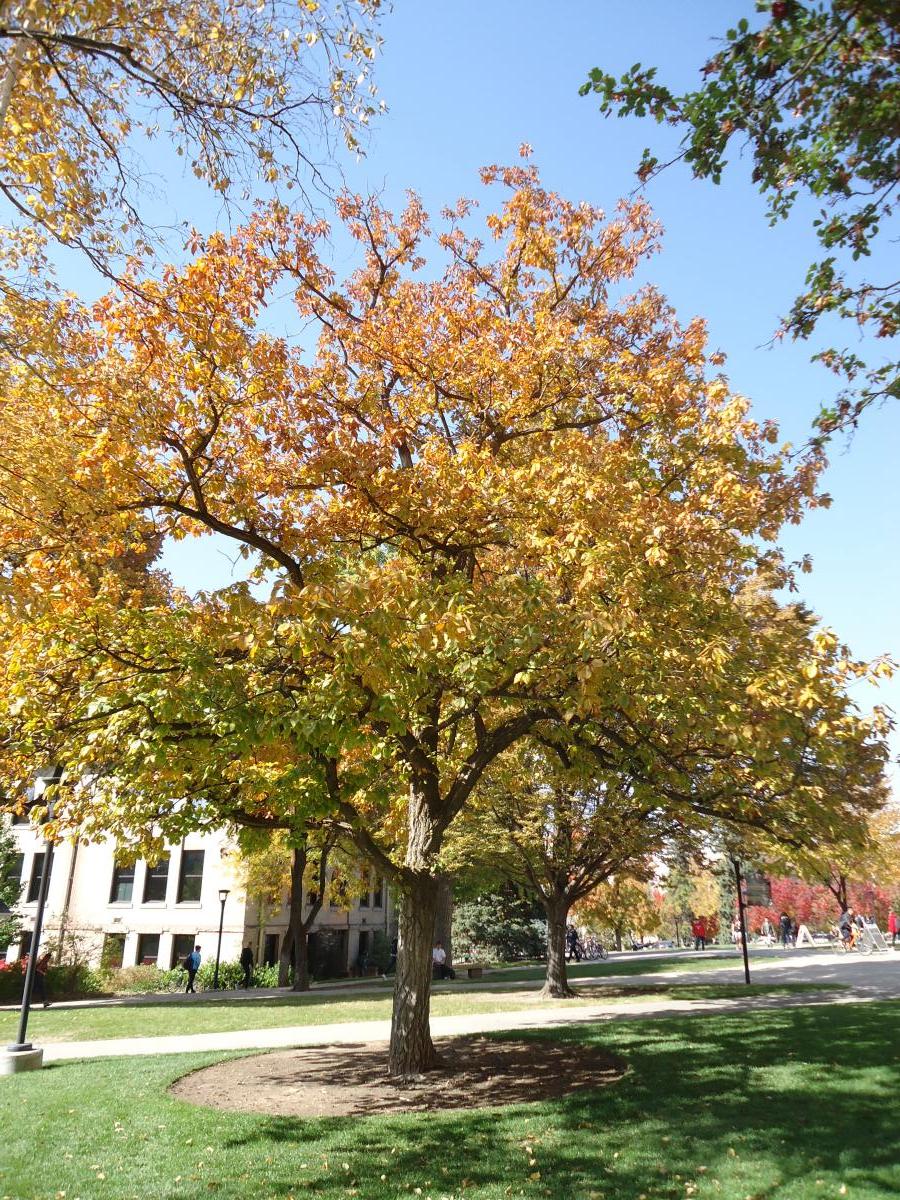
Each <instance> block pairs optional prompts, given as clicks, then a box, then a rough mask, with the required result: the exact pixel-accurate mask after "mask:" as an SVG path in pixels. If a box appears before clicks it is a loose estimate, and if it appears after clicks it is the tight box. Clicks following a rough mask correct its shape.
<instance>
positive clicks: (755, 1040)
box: [231, 1003, 900, 1200]
mask: <svg viewBox="0 0 900 1200" xmlns="http://www.w3.org/2000/svg"><path fill="white" fill-rule="evenodd" d="M898 1017H900V1006H897V1005H895V1004H893V1005H892V1004H889V1003H885V1004H863V1005H852V1006H836V1007H832V1008H828V1009H816V1008H807V1009H791V1010H779V1011H771V1012H765V1013H753V1014H741V1015H739V1016H735V1015H728V1016H719V1015H715V1016H705V1017H694V1018H690V1019H681V1020H677V1019H669V1020H666V1021H642V1022H639V1023H632V1024H616V1025H612V1024H608V1025H604V1026H602V1027H596V1026H594V1027H593V1028H586V1027H582V1026H578V1027H570V1028H566V1029H555V1030H552V1031H550V1030H548V1031H542V1032H541V1033H535V1034H532V1035H529V1036H534V1037H542V1038H543V1037H545V1038H548V1039H552V1040H557V1041H576V1042H578V1041H588V1042H591V1043H594V1044H600V1045H602V1046H603V1047H604V1048H605V1049H608V1050H611V1051H612V1052H614V1053H619V1054H622V1055H624V1057H625V1058H626V1059H627V1061H628V1062H629V1065H630V1072H629V1075H628V1076H627V1077H626V1078H625V1079H624V1080H622V1081H621V1082H620V1083H619V1084H618V1085H616V1086H615V1087H613V1088H608V1089H606V1090H601V1091H597V1092H581V1093H576V1094H573V1095H570V1096H568V1097H565V1098H563V1099H559V1100H555V1101H549V1102H545V1103H541V1104H539V1105H520V1106H518V1107H514V1108H513V1107H510V1108H506V1109H493V1110H489V1109H481V1110H475V1111H471V1112H467V1113H454V1114H447V1115H440V1116H438V1115H435V1114H427V1115H413V1116H406V1117H390V1118H384V1117H378V1118H371V1119H368V1120H359V1119H356V1120H353V1121H348V1120H334V1119H332V1120H324V1121H315V1122H311V1121H307V1122H299V1121H296V1120H286V1119H282V1118H267V1119H264V1120H258V1121H255V1122H254V1123H253V1126H252V1129H246V1130H244V1131H243V1133H241V1134H237V1133H236V1132H235V1134H234V1135H233V1140H232V1142H231V1144H232V1145H235V1146H237V1145H245V1144H253V1143H263V1144H264V1143H269V1144H276V1145H282V1146H287V1147H296V1149H297V1152H298V1155H300V1157H302V1159H303V1160H304V1161H305V1162H306V1163H307V1169H306V1170H298V1171H295V1170H293V1169H290V1168H286V1167H285V1166H284V1165H282V1166H280V1167H277V1168H276V1169H275V1172H274V1174H273V1176H272V1178H271V1179H270V1180H269V1185H270V1187H271V1189H272V1193H273V1195H288V1194H291V1193H293V1194H294V1195H300V1194H308V1193H310V1192H317V1191H321V1190H322V1189H323V1188H325V1189H327V1188H329V1187H330V1186H331V1185H332V1184H333V1183H334V1182H335V1176H334V1171H335V1170H337V1171H339V1172H342V1174H343V1176H344V1178H343V1179H342V1180H341V1182H342V1183H343V1185H344V1186H345V1187H350V1188H353V1189H355V1192H354V1194H355V1195H356V1196H358V1197H360V1198H361V1200H367V1198H368V1197H372V1198H373V1200H374V1198H375V1197H378V1198H379V1200H383V1198H384V1196H385V1183H386V1182H387V1181H389V1182H390V1185H391V1194H399V1193H400V1192H406V1190H407V1187H408V1188H409V1189H410V1190H411V1191H412V1193H413V1194H415V1188H416V1187H421V1188H422V1193H421V1195H422V1196H423V1197H427V1196H428V1195H434V1196H435V1197H438V1196H441V1195H444V1196H447V1195H456V1194H458V1191H459V1190H461V1189H464V1190H467V1189H469V1188H473V1189H480V1188H484V1189H485V1190H486V1191H487V1192H489V1193H490V1194H497V1195H501V1194H504V1193H506V1188H510V1189H511V1192H509V1193H506V1194H509V1195H513V1196H516V1195H518V1194H519V1193H520V1192H521V1193H522V1194H524V1195H526V1196H534V1197H541V1196H546V1195H550V1196H553V1197H565V1198H567V1200H569V1198H571V1200H580V1198H581V1197H584V1198H585V1200H587V1198H589V1197H590V1195H591V1193H592V1192H593V1193H594V1194H595V1196H596V1195H602V1196H604V1197H608V1198H612V1197H615V1198H616V1200H640V1197H641V1196H644V1197H646V1198H647V1200H654V1198H655V1197H670V1196H671V1197H681V1198H684V1197H688V1198H691V1197H706V1196H710V1197H712V1196H716V1197H717V1198H718V1200H731V1198H732V1197H734V1198H740V1200H744V1198H745V1197H746V1196H748V1195H751V1196H753V1197H754V1198H755V1200H762V1198H767V1197H779V1196H782V1195H785V1196H787V1195H790V1196H791V1197H792V1198H794V1197H799V1196H806V1195H809V1196H811V1197H812V1196H825V1195H827V1196H833V1195H836V1194H843V1193H841V1192H840V1187H841V1186H842V1185H845V1186H846V1188H847V1189H848V1190H847V1194H848V1195H849V1196H851V1197H853V1198H859V1197H888V1196H896V1195H897V1194H898V1192H900V1166H898V1164H900V1123H898V1119H897V1108H898V1106H897V1100H898V1095H900V1022H898ZM516 1036H517V1037H521V1036H522V1035H521V1033H517V1034H516ZM295 1157H296V1156H294V1155H288V1156H286V1158H284V1156H283V1159H282V1161H286V1162H291V1161H293V1159H294V1158H295ZM325 1162H327V1164H328V1165H327V1167H325V1166H323V1165H322V1163H325ZM344 1162H346V1163H347V1168H346V1169H344V1167H343V1163H344ZM382 1176H384V1177H385V1178H382ZM817 1181H821V1182H817Z"/></svg>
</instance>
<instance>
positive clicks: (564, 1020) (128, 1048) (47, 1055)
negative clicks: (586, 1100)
mask: <svg viewBox="0 0 900 1200" xmlns="http://www.w3.org/2000/svg"><path fill="white" fill-rule="evenodd" d="M877 998H878V997H877V996H876V995H858V994H854V993H852V992H846V991H837V990H832V991H829V990H827V989H823V991H822V992H818V993H793V994H790V993H789V994H785V995H772V996H760V995H756V996H748V997H747V998H746V999H742V998H740V997H735V998H734V999H723V1000H709V1001H704V1000H701V1001H697V1000H636V1001H634V1002H633V1003H631V1002H630V1003H625V1004H616V1005H612V1004H578V1005H577V1006H575V1007H573V1008H572V1009H569V1010H566V1009H560V1008H530V1009H522V1010H520V1011H518V1012H494V1013H476V1014H472V1015H471V1016H467V1017H432V1019H431V1033H432V1036H433V1037H435V1038H442V1037H456V1036H460V1035H464V1034H476V1033H491V1032H495V1031H497V1030H502V1029H503V1030H505V1029H544V1028H547V1027H550V1026H560V1025H576V1024H584V1023H585V1022H592V1021H623V1020H633V1019H635V1018H643V1019H646V1018H651V1017H672V1016H688V1015H697V1014H701V1013H723V1012H747V1011H750V1010H766V1011H770V1010H772V1009H775V1008H796V1007H799V1006H809V1005H816V1004H835V1003H838V1004H863V1003H866V1002H868V1001H871V1000H874V999H877ZM390 1031H391V1024H390V1021H346V1022H343V1023H341V1024H335V1025H288V1026H283V1027H281V1028H276V1029H245V1030H234V1031H231V1032H226V1033H195V1034H185V1035H176V1036H172V1037H154V1038H107V1039H98V1040H96V1041H89V1042H57V1043H48V1044H47V1045H45V1047H44V1061H45V1062H62V1061H71V1060H73V1059H82V1058H121V1057H128V1056H132V1055H139V1056H140V1055H158V1054H191V1053H198V1052H201V1051H210V1050H222V1051H235V1050H271V1049H277V1048H282V1047H290V1046H334V1045H344V1046H351V1045H360V1044H363V1043H366V1042H384V1043H385V1044H386V1043H387V1041H388V1039H389V1037H390Z"/></svg>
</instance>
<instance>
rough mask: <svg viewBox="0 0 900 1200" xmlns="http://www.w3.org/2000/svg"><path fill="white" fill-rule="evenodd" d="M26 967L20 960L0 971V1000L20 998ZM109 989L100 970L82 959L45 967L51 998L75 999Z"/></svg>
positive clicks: (96, 994)
mask: <svg viewBox="0 0 900 1200" xmlns="http://www.w3.org/2000/svg"><path fill="white" fill-rule="evenodd" d="M24 983H25V971H24V969H23V966H22V963H21V961H20V960H16V962H13V963H10V964H9V965H8V966H6V967H4V969H3V970H2V971H0V1000H4V1001H9V1002H13V1003H14V1002H16V1001H19V1000H21V999H22V987H23V985H24ZM107 990H108V987H107V981H106V979H105V977H104V975H103V973H102V972H101V971H95V970H93V969H92V968H91V967H88V966H86V965H85V964H84V963H73V964H63V965H61V966H59V965H57V966H51V967H50V968H49V970H48V971H47V992H48V993H49V995H50V998H51V999H52V1000H76V999H80V998H81V997H84V996H99V995H102V994H103V993H104V992H106V991H107Z"/></svg>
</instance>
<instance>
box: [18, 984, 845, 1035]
mask: <svg viewBox="0 0 900 1200" xmlns="http://www.w3.org/2000/svg"><path fill="white" fill-rule="evenodd" d="M821 990H822V985H820V984H804V983H791V984H754V985H753V986H752V987H750V988H747V987H746V986H745V985H744V984H742V983H741V984H669V985H666V986H653V985H645V986H637V985H634V986H625V987H615V986H604V987H603V988H602V989H600V988H595V989H593V990H591V989H586V990H585V991H584V992H583V993H582V994H581V995H580V996H579V997H578V998H577V999H576V1000H550V1001H546V1000H539V999H538V998H537V994H536V993H535V992H522V991H513V992H510V991H504V990H503V989H502V988H501V987H499V986H498V987H492V986H491V985H490V984H489V985H487V987H486V988H485V989H484V990H479V991H465V992H456V993H454V992H452V991H438V992H436V993H435V994H434V995H433V996H432V999H431V1011H432V1014H433V1015H434V1016H462V1015H465V1014H467V1013H483V1012H513V1011H517V1010H520V1009H523V1008H534V1007H535V1006H536V1005H541V1006H543V1005H550V1006H556V1007H567V1006H571V1005H572V1004H579V1003H582V1004H596V1003H604V1004H605V1003H626V1002H627V1001H629V1000H635V999H663V1000H665V999H683V1000H718V999H725V998H730V997H733V996H746V995H764V994H769V993H772V992H803V991H821ZM390 1015H391V997H390V995H388V994H384V995H380V996H372V995H360V996H357V997H356V998H351V999H346V1000H343V999H335V998H334V996H333V995H332V996H317V995H316V994H315V993H311V994H308V995H306V996H296V997H294V996H291V997H278V999H264V1000H232V1001H227V1000H226V1001H222V1000H204V999H202V998H201V999H198V1000H192V1001H190V1002H189V1003H188V1002H183V1003H178V1004H175V1003H172V1002H171V1001H163V1002H161V1003H156V1004H154V1003H152V1002H148V1003H144V1004H140V1005H137V1004H135V1005H122V1006H118V1007H117V1006H114V1007H109V1008H49V1009H40V1008H38V1009H35V1010H34V1011H33V1012H32V1014H31V1018H30V1020H29V1023H28V1037H29V1040H32V1041H36V1042H69V1041H85V1040H88V1039H92V1038H115V1037H159V1036H163V1035H170V1034H179V1033H222V1032H224V1031H227V1030H233V1029H272V1028H275V1027H280V1026H284V1025H328V1024H331V1023H332V1022H342V1021H377V1020H386V1019H387V1018H388V1017H390ZM17 1027H18V1013H16V1012H4V1013H0V1039H3V1041H4V1042H8V1041H12V1040H14V1038H15V1033H16V1029H17Z"/></svg>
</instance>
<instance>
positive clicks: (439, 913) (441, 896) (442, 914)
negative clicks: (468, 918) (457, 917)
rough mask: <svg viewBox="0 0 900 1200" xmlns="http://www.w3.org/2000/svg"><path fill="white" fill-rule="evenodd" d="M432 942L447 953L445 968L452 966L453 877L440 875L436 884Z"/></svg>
mask: <svg viewBox="0 0 900 1200" xmlns="http://www.w3.org/2000/svg"><path fill="white" fill-rule="evenodd" d="M434 940H435V941H436V942H440V943H441V945H442V946H443V947H444V949H445V950H446V952H447V966H448V967H452V966H453V877H452V876H451V875H441V877H440V878H439V879H438V884H437V910H436V912H435V918H434Z"/></svg>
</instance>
